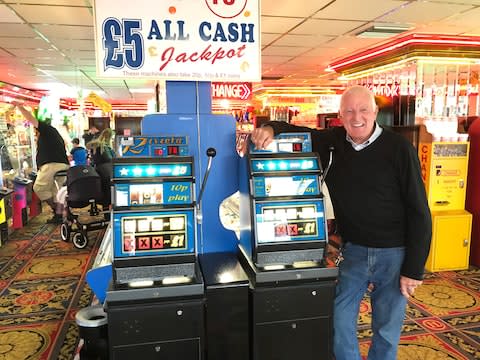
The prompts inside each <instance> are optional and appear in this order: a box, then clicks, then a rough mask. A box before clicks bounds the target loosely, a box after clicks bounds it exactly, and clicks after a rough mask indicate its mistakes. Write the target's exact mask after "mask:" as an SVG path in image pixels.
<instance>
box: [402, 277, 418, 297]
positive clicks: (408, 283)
mask: <svg viewBox="0 0 480 360" xmlns="http://www.w3.org/2000/svg"><path fill="white" fill-rule="evenodd" d="M422 283H423V281H422V280H416V279H411V278H408V277H406V276H400V292H401V293H402V295H403V296H405V297H406V298H407V299H408V298H409V297H410V296H411V295H413V293H414V292H415V289H416V288H417V286H420V285H422Z"/></svg>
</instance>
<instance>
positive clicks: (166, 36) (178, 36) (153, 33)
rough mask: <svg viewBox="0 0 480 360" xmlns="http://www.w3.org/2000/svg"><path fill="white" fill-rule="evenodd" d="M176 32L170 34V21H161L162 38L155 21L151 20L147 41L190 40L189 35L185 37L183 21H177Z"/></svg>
mask: <svg viewBox="0 0 480 360" xmlns="http://www.w3.org/2000/svg"><path fill="white" fill-rule="evenodd" d="M176 25H177V30H178V31H177V32H173V33H172V21H171V20H164V21H163V30H164V32H163V36H162V32H161V31H160V28H159V26H158V23H157V22H156V21H155V20H152V23H151V25H150V31H149V33H148V37H147V39H148V40H152V39H155V40H188V39H189V38H190V35H189V34H186V35H185V31H184V25H185V21H181V20H178V21H177V22H176Z"/></svg>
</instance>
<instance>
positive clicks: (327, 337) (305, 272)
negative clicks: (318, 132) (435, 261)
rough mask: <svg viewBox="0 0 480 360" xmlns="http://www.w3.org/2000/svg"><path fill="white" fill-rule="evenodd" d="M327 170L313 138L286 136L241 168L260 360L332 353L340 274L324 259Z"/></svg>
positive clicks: (244, 243)
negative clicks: (337, 282) (314, 148)
mask: <svg viewBox="0 0 480 360" xmlns="http://www.w3.org/2000/svg"><path fill="white" fill-rule="evenodd" d="M322 172H323V169H322V164H321V162H320V158H319V156H318V155H317V154H316V153H312V152H311V140H310V135H309V134H308V133H295V134H280V135H278V136H277V137H276V138H275V139H274V141H273V142H272V144H271V145H270V147H269V148H268V149H266V150H255V149H254V148H253V146H251V147H250V151H249V153H248V154H247V155H246V156H245V157H244V158H243V159H242V161H241V162H240V165H239V173H240V174H239V181H240V184H239V186H240V239H239V247H240V259H241V261H242V263H243V265H244V268H245V270H246V271H247V273H248V275H249V278H250V282H251V289H250V304H251V307H252V308H251V336H252V352H251V353H252V357H253V360H267V359H277V360H283V359H285V360H287V359H292V358H301V359H312V360H313V359H319V358H322V359H327V358H330V357H331V355H332V344H331V343H332V313H333V298H334V292H335V278H336V276H337V275H338V269H337V268H336V267H327V266H325V261H324V256H325V247H326V244H327V241H328V231H327V226H326V218H327V216H326V206H325V199H324V195H323V183H322ZM278 344H282V346H278Z"/></svg>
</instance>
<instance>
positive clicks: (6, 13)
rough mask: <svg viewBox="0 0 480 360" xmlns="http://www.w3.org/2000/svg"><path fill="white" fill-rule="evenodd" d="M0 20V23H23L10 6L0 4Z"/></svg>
mask: <svg viewBox="0 0 480 360" xmlns="http://www.w3.org/2000/svg"><path fill="white" fill-rule="evenodd" d="M0 21H1V23H23V21H22V19H20V18H19V17H18V16H17V15H16V14H15V13H14V12H13V11H12V10H11V9H10V7H8V6H6V5H3V4H0Z"/></svg>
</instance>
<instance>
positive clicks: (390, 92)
mask: <svg viewBox="0 0 480 360" xmlns="http://www.w3.org/2000/svg"><path fill="white" fill-rule="evenodd" d="M364 86H365V87H367V88H369V89H370V90H372V92H373V93H374V94H375V96H386V97H394V96H398V95H399V91H400V85H399V84H398V83H392V84H365V85H364Z"/></svg>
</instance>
